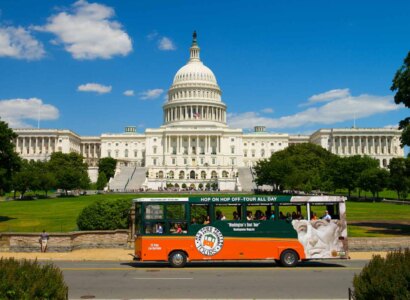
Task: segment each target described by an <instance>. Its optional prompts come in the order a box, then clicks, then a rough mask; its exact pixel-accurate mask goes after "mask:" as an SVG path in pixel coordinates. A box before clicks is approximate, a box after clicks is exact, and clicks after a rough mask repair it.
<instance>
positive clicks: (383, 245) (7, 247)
mask: <svg viewBox="0 0 410 300" xmlns="http://www.w3.org/2000/svg"><path fill="white" fill-rule="evenodd" d="M130 236H132V235H131V234H130V231H129V230H113V231H76V232H67V233H50V239H49V242H48V247H47V251H48V252H69V251H72V250H76V249H91V248H132V247H133V241H132V240H131V239H130ZM39 238H40V233H12V232H11V233H0V252H1V251H3V252H8V251H10V252H38V251H40V243H39ZM400 248H410V236H407V237H385V238H380V237H378V238H365V237H363V238H349V250H350V251H354V252H360V251H390V250H396V249H400Z"/></svg>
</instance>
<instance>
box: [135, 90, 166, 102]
mask: <svg viewBox="0 0 410 300" xmlns="http://www.w3.org/2000/svg"><path fill="white" fill-rule="evenodd" d="M163 92H164V90H163V89H153V90H146V91H144V92H141V93H140V99H142V100H151V99H156V98H158V97H159V96H161V94H162V93H163Z"/></svg>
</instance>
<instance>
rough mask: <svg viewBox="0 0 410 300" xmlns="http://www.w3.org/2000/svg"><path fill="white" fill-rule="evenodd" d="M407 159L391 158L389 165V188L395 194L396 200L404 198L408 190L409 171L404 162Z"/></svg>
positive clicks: (409, 186) (409, 181) (409, 183)
mask: <svg viewBox="0 0 410 300" xmlns="http://www.w3.org/2000/svg"><path fill="white" fill-rule="evenodd" d="M408 160H409V158H407V159H404V158H392V159H391V160H390V164H389V170H390V178H389V183H390V188H391V189H393V190H395V191H396V192H397V197H398V199H401V198H402V197H403V198H405V197H406V196H407V193H408V191H409V188H410V179H409V176H408V173H409V170H408V169H407V166H408V165H409V163H407V165H406V162H407V161H408Z"/></svg>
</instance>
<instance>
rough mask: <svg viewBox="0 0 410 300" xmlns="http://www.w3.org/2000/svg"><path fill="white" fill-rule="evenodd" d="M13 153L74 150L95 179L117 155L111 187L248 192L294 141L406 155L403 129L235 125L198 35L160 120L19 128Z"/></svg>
mask: <svg viewBox="0 0 410 300" xmlns="http://www.w3.org/2000/svg"><path fill="white" fill-rule="evenodd" d="M14 131H15V132H16V133H17V134H18V138H17V139H16V140H15V141H14V143H15V149H16V152H17V153H19V154H20V155H21V156H22V157H23V158H25V159H35V160H47V159H48V158H49V157H50V155H51V153H53V152H55V151H61V152H63V153H69V152H77V153H80V154H82V155H83V156H84V159H85V161H86V162H87V163H88V165H89V175H90V178H91V180H92V181H94V182H95V181H96V180H97V175H98V160H99V159H100V158H102V157H113V158H115V159H117V160H118V164H117V170H116V174H115V176H114V178H111V179H110V182H109V189H111V190H118V191H135V190H139V189H153V190H157V189H162V188H165V187H166V186H170V185H171V184H172V185H173V186H174V187H182V186H183V185H184V186H185V185H186V186H187V187H190V188H206V187H209V186H214V187H216V186H217V187H218V188H219V189H220V190H230V191H234V190H236V191H250V190H252V189H253V188H255V186H254V183H253V179H254V178H253V176H254V175H253V172H252V167H253V166H255V164H256V162H257V161H259V160H261V159H267V158H269V157H270V156H271V154H273V153H274V152H276V151H279V150H283V149H285V148H286V147H288V146H289V145H292V144H297V143H308V142H310V143H313V144H317V145H320V146H322V147H323V148H325V149H327V150H329V151H330V152H332V153H334V154H337V155H340V156H350V155H357V154H359V155H369V156H371V157H373V158H376V159H378V160H379V161H380V166H382V167H387V166H388V164H389V161H390V159H391V158H393V157H403V156H404V151H403V149H402V148H401V147H400V135H401V131H400V130H397V129H386V128H333V129H320V130H317V131H316V132H314V133H313V134H312V135H310V136H308V135H289V134H279V133H270V132H266V131H265V127H263V126H256V127H255V130H254V132H252V133H244V132H243V131H242V129H236V128H230V127H229V126H228V125H227V123H226V105H225V103H224V102H223V101H222V92H221V89H220V87H219V85H218V83H217V81H216V77H215V75H214V73H213V72H212V71H211V70H210V69H209V68H208V67H206V66H205V65H204V64H203V63H202V61H201V59H200V48H199V46H198V43H197V38H196V33H194V35H193V41H192V46H191V48H190V57H189V60H188V62H187V64H186V65H185V66H183V67H182V68H180V69H179V70H178V72H177V73H176V74H175V76H174V81H173V83H172V85H171V87H170V89H169V91H168V101H167V102H166V103H165V104H164V106H163V125H162V126H161V127H159V128H147V129H146V130H145V133H137V131H136V127H133V126H129V127H126V128H125V132H124V133H118V134H102V135H101V136H79V135H78V134H76V133H74V132H72V131H70V130H58V129H31V128H25V129H15V130H14Z"/></svg>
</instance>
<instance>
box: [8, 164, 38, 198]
mask: <svg viewBox="0 0 410 300" xmlns="http://www.w3.org/2000/svg"><path fill="white" fill-rule="evenodd" d="M36 174H37V173H36V169H35V162H34V161H27V160H22V162H21V166H20V170H19V171H18V172H16V173H14V175H13V179H12V186H13V189H14V197H16V192H20V194H21V197H24V194H25V193H26V192H27V191H29V190H36V189H37V187H38V178H37V176H36Z"/></svg>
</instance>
